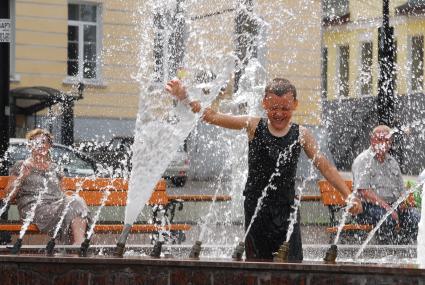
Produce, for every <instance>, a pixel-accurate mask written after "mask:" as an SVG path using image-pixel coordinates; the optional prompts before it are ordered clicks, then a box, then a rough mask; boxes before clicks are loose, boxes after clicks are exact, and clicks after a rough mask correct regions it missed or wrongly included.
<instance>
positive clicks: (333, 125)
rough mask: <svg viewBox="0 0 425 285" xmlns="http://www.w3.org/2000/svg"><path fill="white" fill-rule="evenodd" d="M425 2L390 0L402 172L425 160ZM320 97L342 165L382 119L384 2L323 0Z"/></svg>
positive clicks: (363, 145) (333, 147)
mask: <svg viewBox="0 0 425 285" xmlns="http://www.w3.org/2000/svg"><path fill="white" fill-rule="evenodd" d="M424 8H425V2H424V1H420V0H409V1H406V0H390V1H389V18H390V26H392V27H394V43H395V44H394V50H395V60H394V61H395V62H394V63H395V70H394V78H395V112H394V113H395V120H396V123H395V125H396V127H398V128H399V129H401V130H402V132H401V133H402V134H400V135H398V137H397V136H396V141H395V148H398V149H399V150H398V151H395V153H394V154H395V155H396V156H397V157H398V159H399V162H400V163H401V165H402V168H403V171H405V172H411V173H417V172H418V171H419V170H420V169H421V168H422V167H423V163H424V162H425V160H424V159H423V158H422V156H418V155H417V154H415V153H417V152H418V150H420V152H422V151H423V150H424V139H423V131H422V129H423V122H422V118H423V115H422V112H421V110H423V108H424V106H425V102H424V99H423V91H424V68H423V65H424V35H425V17H424V15H425V14H424V11H425V9H424ZM323 9H324V10H323V22H322V23H323V49H322V61H323V66H322V68H323V69H322V88H323V89H322V96H323V119H324V122H325V125H326V126H327V129H328V133H329V139H330V141H331V144H330V148H331V151H332V152H333V154H334V157H335V160H336V161H337V164H338V166H339V167H340V168H343V169H350V167H351V163H352V161H353V159H354V158H355V157H356V156H357V155H358V154H359V153H360V152H361V151H362V150H363V149H365V148H366V147H367V146H368V144H369V139H368V137H369V132H370V130H371V129H372V128H373V127H374V126H375V125H377V124H378V117H377V105H376V104H377V94H378V76H379V64H378V44H379V43H378V28H379V27H381V26H382V21H383V20H382V19H383V14H382V13H383V1H381V0H379V1H378V0H376V1H354V0H353V1H348V0H344V1H334V0H324V1H323Z"/></svg>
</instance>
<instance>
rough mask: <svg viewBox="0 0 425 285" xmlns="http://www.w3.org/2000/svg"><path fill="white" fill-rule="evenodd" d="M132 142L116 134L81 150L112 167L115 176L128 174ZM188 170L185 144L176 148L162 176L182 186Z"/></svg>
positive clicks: (132, 140)
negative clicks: (105, 142) (103, 142)
mask: <svg viewBox="0 0 425 285" xmlns="http://www.w3.org/2000/svg"><path fill="white" fill-rule="evenodd" d="M133 143H134V138H133V137H123V136H117V137H114V138H112V139H111V140H110V141H109V143H107V144H105V145H99V144H97V145H96V144H94V143H90V144H86V145H85V146H84V148H81V149H82V150H83V151H85V152H87V153H89V154H90V155H91V156H92V157H93V159H95V160H96V161H98V162H100V163H102V164H103V165H105V166H109V167H111V168H112V172H113V173H114V175H115V176H123V177H125V176H128V175H129V174H130V171H131V158H132V152H131V146H132V145H133ZM188 170H189V156H188V154H187V152H186V147H185V144H184V145H183V146H181V147H179V149H178V150H177V153H176V155H175V156H174V158H173V160H172V161H171V163H170V164H169V165H168V167H167V169H166V170H165V172H164V174H163V177H164V178H166V179H170V180H171V183H173V184H174V185H175V186H178V187H182V186H184V185H185V183H186V181H187V172H188Z"/></svg>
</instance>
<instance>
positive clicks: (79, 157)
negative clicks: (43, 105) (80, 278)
mask: <svg viewBox="0 0 425 285" xmlns="http://www.w3.org/2000/svg"><path fill="white" fill-rule="evenodd" d="M9 144H10V145H9V148H8V150H7V153H6V160H7V163H8V165H9V167H10V166H12V165H14V164H15V162H17V161H18V160H24V159H26V158H27V157H28V156H29V149H28V147H27V140H25V139H17V138H12V139H10V141H9ZM51 156H52V160H53V161H54V162H55V163H57V164H58V165H60V166H61V167H62V169H63V171H64V174H65V176H67V177H88V176H92V175H96V176H106V175H105V173H104V172H103V171H101V167H99V165H98V164H97V163H96V162H95V160H93V159H92V158H91V157H89V156H88V155H86V154H84V153H82V152H80V151H77V150H75V149H73V148H71V147H68V146H64V145H61V144H57V143H54V144H53V147H52V150H51Z"/></svg>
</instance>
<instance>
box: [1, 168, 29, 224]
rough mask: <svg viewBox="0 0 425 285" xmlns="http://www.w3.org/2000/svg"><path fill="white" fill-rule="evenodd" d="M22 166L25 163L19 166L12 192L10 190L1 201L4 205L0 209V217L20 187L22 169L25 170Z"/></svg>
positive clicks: (22, 174) (22, 175)
mask: <svg viewBox="0 0 425 285" xmlns="http://www.w3.org/2000/svg"><path fill="white" fill-rule="evenodd" d="M24 164H25V161H24V162H23V163H22V165H21V168H20V171H19V175H18V177H17V178H16V179H15V181H13V184H12V190H10V192H9V193H8V194H7V196H6V198H5V199H4V200H3V203H4V205H3V207H2V208H1V209H0V216H1V215H3V213H4V211H6V209H7V206H8V205H9V202H10V199H11V198H12V197H13V196H14V195H15V192H16V191H17V190H18V188H19V185H21V183H22V179H23V177H24V168H25V165H24Z"/></svg>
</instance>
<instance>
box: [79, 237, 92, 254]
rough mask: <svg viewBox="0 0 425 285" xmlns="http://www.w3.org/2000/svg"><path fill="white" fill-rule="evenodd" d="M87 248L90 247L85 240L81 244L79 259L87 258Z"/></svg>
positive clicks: (88, 240)
mask: <svg viewBox="0 0 425 285" xmlns="http://www.w3.org/2000/svg"><path fill="white" fill-rule="evenodd" d="M89 246H90V239H89V238H86V239H85V240H84V241H83V242H82V243H81V247H80V253H79V256H80V257H86V256H87V252H88V251H89Z"/></svg>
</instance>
